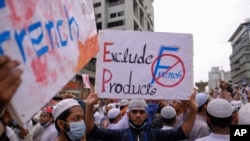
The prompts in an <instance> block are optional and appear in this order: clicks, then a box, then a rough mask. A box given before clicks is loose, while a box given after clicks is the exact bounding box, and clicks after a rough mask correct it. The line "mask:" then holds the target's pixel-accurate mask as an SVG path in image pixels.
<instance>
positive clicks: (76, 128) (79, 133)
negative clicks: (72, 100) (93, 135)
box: [66, 120, 86, 141]
mask: <svg viewBox="0 0 250 141" xmlns="http://www.w3.org/2000/svg"><path fill="white" fill-rule="evenodd" d="M69 126H70V131H69V132H66V133H67V135H68V136H69V138H70V139H71V140H72V141H75V140H79V139H81V138H82V137H83V136H84V135H85V131H86V126H85V123H84V121H83V120H81V121H78V122H70V123H69Z"/></svg>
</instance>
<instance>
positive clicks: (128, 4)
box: [93, 0, 154, 31]
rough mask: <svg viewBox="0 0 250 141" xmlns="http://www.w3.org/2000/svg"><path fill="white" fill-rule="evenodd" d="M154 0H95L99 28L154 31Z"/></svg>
mask: <svg viewBox="0 0 250 141" xmlns="http://www.w3.org/2000/svg"><path fill="white" fill-rule="evenodd" d="M152 3H153V0H93V5H94V11H95V16H96V25H97V29H119V30H137V31H154V8H153V4H152Z"/></svg>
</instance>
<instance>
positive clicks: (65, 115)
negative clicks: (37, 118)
mask: <svg viewBox="0 0 250 141" xmlns="http://www.w3.org/2000/svg"><path fill="white" fill-rule="evenodd" d="M70 114H71V111H70V109H67V110H65V111H64V112H62V113H61V114H60V115H59V116H58V117H57V119H56V121H55V126H56V130H57V131H58V133H60V128H59V126H58V125H57V121H58V120H62V121H66V119H67V117H68V116H69V115H70Z"/></svg>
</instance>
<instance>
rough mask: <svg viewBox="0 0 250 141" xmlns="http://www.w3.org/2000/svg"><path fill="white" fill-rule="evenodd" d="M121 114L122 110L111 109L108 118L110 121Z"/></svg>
mask: <svg viewBox="0 0 250 141" xmlns="http://www.w3.org/2000/svg"><path fill="white" fill-rule="evenodd" d="M119 114H120V110H119V109H117V108H113V109H110V110H109V111H108V118H109V119H114V118H116V117H117V116H118V115H119Z"/></svg>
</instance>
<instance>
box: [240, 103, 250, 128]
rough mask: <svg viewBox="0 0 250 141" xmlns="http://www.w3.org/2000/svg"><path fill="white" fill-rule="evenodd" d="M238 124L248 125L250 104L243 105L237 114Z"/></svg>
mask: <svg viewBox="0 0 250 141" xmlns="http://www.w3.org/2000/svg"><path fill="white" fill-rule="evenodd" d="M238 124H239V125H244V124H245V125H249V124H250V103H246V104H245V105H243V106H242V107H241V108H240V110H239V113H238Z"/></svg>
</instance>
